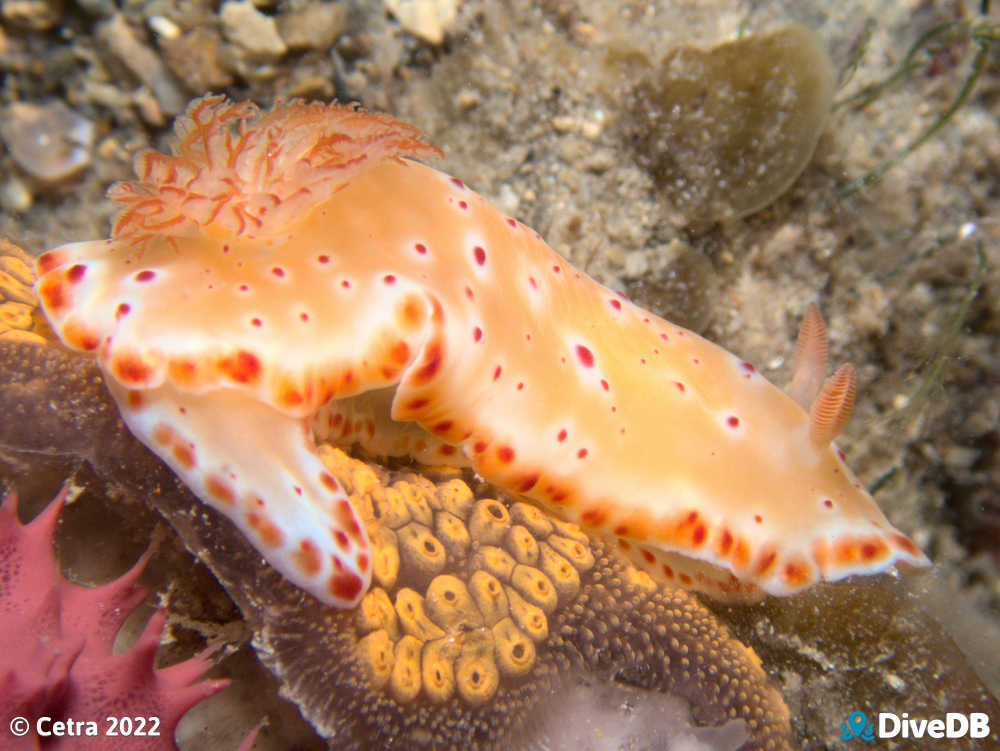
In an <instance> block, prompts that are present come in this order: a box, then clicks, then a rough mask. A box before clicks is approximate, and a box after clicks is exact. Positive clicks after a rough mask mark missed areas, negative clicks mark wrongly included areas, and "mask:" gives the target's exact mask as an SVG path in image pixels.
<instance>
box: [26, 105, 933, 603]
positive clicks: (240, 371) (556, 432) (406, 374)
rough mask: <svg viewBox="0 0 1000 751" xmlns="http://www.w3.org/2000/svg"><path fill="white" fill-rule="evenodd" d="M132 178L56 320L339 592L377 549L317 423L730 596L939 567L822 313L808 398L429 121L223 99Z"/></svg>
mask: <svg viewBox="0 0 1000 751" xmlns="http://www.w3.org/2000/svg"><path fill="white" fill-rule="evenodd" d="M175 133H176V139H177V143H176V147H175V153H174V154H173V155H170V156H168V155H163V154H159V153H156V152H151V151H150V152H144V153H142V154H140V155H139V156H138V157H137V158H136V164H135V167H136V173H137V175H138V177H139V179H138V181H136V182H128V183H122V184H119V185H117V186H115V187H113V188H112V189H111V191H110V194H109V195H110V196H111V198H112V199H114V200H115V201H116V202H117V203H118V204H119V205H120V207H121V209H122V211H121V214H120V216H119V218H118V220H117V222H116V223H115V226H114V228H113V231H112V236H111V238H110V239H108V240H105V241H95V242H83V243H73V244H69V245H64V246H62V247H59V248H56V249H54V250H50V251H48V252H47V253H44V254H43V255H41V256H40V257H39V258H38V261H37V270H38V274H39V279H38V282H37V284H36V290H37V293H38V296H39V299H40V301H41V305H42V307H43V310H44V312H45V314H46V316H47V318H48V320H49V322H50V323H51V325H52V327H53V329H54V330H55V332H56V333H57V334H58V335H59V337H60V338H61V339H62V341H63V342H65V343H66V344H67V345H69V346H70V347H73V348H76V349H79V350H84V351H91V352H93V353H94V354H95V355H96V357H97V361H98V363H99V365H100V367H101V369H102V371H103V373H104V376H105V379H106V382H107V385H108V388H109V389H110V391H111V393H112V395H113V396H114V398H115V400H116V401H117V403H118V405H119V408H120V410H121V413H122V416H123V418H124V420H125V422H126V424H127V425H128V426H129V428H130V429H131V430H132V432H133V433H134V434H135V435H136V436H137V437H138V438H139V439H140V440H141V441H142V442H143V443H145V444H146V445H147V446H149V447H150V448H151V449H152V450H153V451H154V452H155V453H157V454H158V455H159V456H160V457H161V458H163V459H164V461H166V462H167V464H168V465H169V466H170V467H171V468H173V470H174V471H176V472H177V474H178V475H179V476H180V477H181V478H182V479H183V480H184V481H185V483H186V484H187V485H188V486H189V487H190V488H191V489H192V490H193V491H194V493H195V494H196V495H197V496H199V497H200V498H201V499H202V500H203V501H205V502H206V503H208V504H210V505H212V506H213V507H215V508H216V509H218V510H220V511H221V512H222V513H224V514H226V515H227V516H229V517H230V518H231V519H232V520H233V521H234V522H235V524H236V525H237V526H238V527H239V528H240V529H241V530H242V531H243V532H244V533H245V534H246V535H247V537H248V538H249V539H250V540H251V541H252V543H253V544H254V546H255V547H256V548H257V549H258V550H259V551H260V552H261V554H262V555H263V556H264V557H265V558H266V559H267V560H268V561H269V562H270V563H271V564H273V565H274V567H275V568H277V569H278V570H279V571H281V572H282V573H283V574H284V575H285V576H287V577H288V578H289V579H290V580H292V581H293V582H295V583H296V584H298V585H299V586H301V587H302V588H304V589H306V590H307V591H309V592H311V593H312V594H313V595H315V596H316V597H317V598H319V599H320V600H322V601H323V602H326V603H329V604H334V605H338V606H342V607H349V606H353V605H355V604H357V603H358V602H359V601H360V600H361V598H362V597H363V596H364V594H365V592H366V591H367V589H368V586H369V584H370V581H371V576H372V565H373V561H372V545H371V542H370V541H369V538H368V535H367V533H366V531H365V528H364V524H363V521H362V519H361V518H360V516H359V512H358V510H357V509H355V508H354V507H353V506H352V504H351V502H350V500H349V499H348V497H347V496H346V495H345V493H344V490H343V488H341V487H340V485H339V483H338V482H337V480H336V479H335V478H334V477H333V476H332V475H331V474H330V473H329V472H328V471H327V470H326V469H325V468H324V466H323V464H322V462H321V461H320V458H319V456H318V455H317V452H316V448H315V442H316V440H317V439H319V440H323V441H329V442H333V443H336V444H340V445H349V444H353V443H360V444H361V445H362V446H363V447H364V448H365V449H367V450H368V451H370V452H373V453H375V454H379V455H389V456H407V457H411V458H413V459H416V460H419V461H421V462H423V463H425V464H440V463H442V462H448V463H450V464H453V465H460V466H471V467H472V468H473V469H474V470H475V471H476V472H477V473H479V474H480V475H481V476H482V477H484V478H486V479H487V480H489V481H490V482H492V483H494V484H495V485H497V486H498V487H501V488H503V489H505V490H508V491H510V492H511V493H513V494H515V495H517V496H518V497H521V498H526V499H529V500H531V501H533V502H535V503H538V504H540V505H542V506H543V507H545V508H546V509H548V510H549V511H551V512H552V513H554V514H555V515H557V516H559V517H561V518H563V519H565V520H568V521H572V522H577V523H579V524H581V525H582V526H583V527H585V528H587V529H588V530H590V531H591V532H592V533H593V534H596V535H603V536H606V537H608V538H610V539H612V540H613V541H614V546H615V547H616V548H617V549H618V550H620V551H621V552H622V553H624V554H625V555H626V556H628V557H629V558H630V560H632V561H633V562H635V563H636V564H638V565H639V566H641V567H642V568H644V569H645V570H647V571H648V572H649V573H650V574H653V575H654V576H656V577H657V578H659V579H664V578H665V579H669V580H672V581H678V582H680V583H683V584H686V585H689V586H691V587H694V588H698V589H702V590H705V591H708V592H710V593H713V594H716V595H720V596H748V595H755V594H758V593H760V592H761V591H763V592H767V593H771V594H776V595H787V594H791V593H794V592H796V591H799V590H801V589H802V588H804V587H806V586H808V585H810V584H812V583H814V582H816V581H819V580H821V579H827V580H834V579H840V578H843V577H846V576H849V575H851V574H860V573H874V572H878V571H882V570H884V569H886V568H888V567H890V566H892V565H894V564H896V563H897V562H899V561H903V562H907V563H910V564H914V565H926V564H927V559H926V558H925V557H924V556H923V554H922V553H921V552H920V551H919V550H918V549H917V547H916V546H915V545H914V544H913V543H912V542H911V541H910V540H909V539H908V538H907V537H905V536H904V535H903V534H902V533H901V532H899V531H898V530H896V529H895V528H894V527H893V526H892V525H891V524H890V523H889V522H888V520H887V519H886V518H885V516H884V515H883V514H882V512H881V511H880V510H879V508H878V506H877V505H876V504H875V502H874V501H873V499H872V498H871V497H870V496H869V495H868V493H867V492H865V490H864V489H863V488H862V487H861V485H860V483H859V482H858V480H857V479H856V478H855V476H854V475H853V474H852V473H851V471H850V470H849V469H848V467H847V466H846V464H845V462H844V460H843V456H842V455H841V454H840V453H839V452H838V451H837V449H836V448H835V446H834V445H833V439H834V437H835V436H836V435H837V434H838V433H839V432H840V431H841V430H842V428H843V427H844V424H845V422H846V420H847V417H848V415H849V413H850V410H851V406H852V404H853V398H854V390H855V376H854V372H853V370H851V369H850V367H849V366H845V367H843V368H841V369H840V370H838V371H837V373H836V374H835V375H834V376H832V377H831V378H830V379H829V380H828V381H826V382H825V383H824V382H823V376H824V375H825V373H824V372H823V371H824V369H825V366H826V348H825V333H824V330H823V324H822V319H820V317H819V315H818V312H816V311H811V312H810V313H809V314H808V315H807V318H806V322H805V324H804V325H803V330H802V335H801V336H800V346H799V358H798V366H797V369H796V375H795V379H794V383H793V394H794V397H795V398H792V397H791V396H788V395H786V394H785V393H783V392H782V391H780V390H779V389H777V388H776V387H774V386H772V385H771V384H770V383H769V382H768V381H767V380H766V379H765V378H764V377H763V376H762V375H761V374H760V373H759V372H758V371H757V370H756V369H755V368H754V367H753V366H752V365H750V364H749V363H747V362H745V361H743V360H742V359H740V358H738V357H736V356H734V355H732V354H730V353H728V352H726V351H725V350H723V349H721V348H720V347H718V346H716V345H714V344H712V343H710V342H708V341H706V340H704V339H702V338H701V337H700V336H698V335H696V334H694V333H692V332H691V331H687V330H685V329H683V328H681V327H679V326H676V325H673V324H671V323H669V322H667V321H665V320H662V319H660V318H658V317H657V316H655V315H653V314H652V313H649V312H647V311H644V310H642V309H640V308H638V307H636V306H634V305H632V304H631V303H629V302H628V301H627V300H626V299H624V298H623V297H622V296H620V295H618V294H616V293H614V292H611V291H609V290H607V289H606V288H604V287H602V286H601V285H599V284H597V283H596V282H594V281H593V280H591V279H590V278H588V277H587V276H586V275H584V274H583V273H582V272H580V271H578V270H576V269H574V268H573V267H572V266H570V265H569V264H568V263H567V262H566V261H565V260H564V259H563V258H562V257H561V256H559V255H558V254H557V253H555V251H553V250H552V249H550V248H549V247H548V246H547V245H546V244H545V243H544V242H543V240H542V238H541V237H540V236H539V235H538V234H537V233H536V232H534V231H532V230H531V229H529V228H528V227H526V226H524V225H523V224H521V223H520V222H518V221H517V220H516V219H514V218H512V217H509V216H505V215H504V214H503V213H501V212H500V211H498V210H497V209H495V208H494V207H492V206H491V205H490V204H488V203H487V202H486V201H485V199H483V198H482V197H481V196H479V195H477V194H476V193H475V192H473V191H472V190H470V189H469V188H468V187H467V186H466V185H465V184H464V183H463V182H462V181H461V180H459V179H457V178H454V177H450V176H449V175H446V174H444V173H442V172H439V171H437V170H435V169H433V168H431V167H428V166H425V165H423V164H421V163H419V162H417V161H414V159H415V158H424V159H426V158H430V157H435V156H438V155H439V154H440V152H439V151H438V150H437V149H435V148H433V147H431V146H428V145H426V144H424V143H423V142H422V141H421V140H420V136H419V133H418V132H417V131H416V130H415V129H414V128H413V127H411V126H408V125H406V124H403V123H400V122H398V121H396V120H393V119H391V118H389V117H387V116H384V115H376V114H370V113H367V112H364V111H359V110H355V109H353V108H350V107H342V106H338V105H336V104H332V105H323V104H318V103H311V104H306V103H296V102H293V103H287V104H282V105H277V106H276V107H275V108H274V109H272V110H271V111H268V112H260V111H259V110H258V109H257V108H256V107H255V106H254V105H252V104H250V103H243V104H232V103H230V102H228V101H227V100H225V99H224V98H222V97H206V98H203V99H201V100H198V101H196V102H194V103H193V104H192V105H191V107H190V108H189V109H188V111H187V113H186V114H185V115H184V116H183V117H181V118H179V120H178V122H177V124H176V126H175Z"/></svg>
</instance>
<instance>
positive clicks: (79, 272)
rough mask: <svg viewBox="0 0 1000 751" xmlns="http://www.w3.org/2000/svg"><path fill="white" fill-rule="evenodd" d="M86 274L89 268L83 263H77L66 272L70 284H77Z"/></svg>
mask: <svg viewBox="0 0 1000 751" xmlns="http://www.w3.org/2000/svg"><path fill="white" fill-rule="evenodd" d="M86 273H87V267H86V266H84V265H83V264H82V263H76V264H73V265H72V266H70V267H69V271H67V272H66V278H67V279H68V280H69V281H70V283H72V284H76V283H77V282H79V281H80V280H81V279H83V275H84V274H86Z"/></svg>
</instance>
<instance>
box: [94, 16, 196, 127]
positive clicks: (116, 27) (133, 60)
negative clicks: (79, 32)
mask: <svg viewBox="0 0 1000 751" xmlns="http://www.w3.org/2000/svg"><path fill="white" fill-rule="evenodd" d="M97 36H98V38H99V39H100V40H101V41H102V42H103V43H104V44H105V45H106V46H107V47H108V49H109V50H111V53H112V54H113V55H114V56H115V57H117V58H118V59H119V60H121V61H122V62H123V63H124V64H125V65H126V66H127V67H128V69H129V70H130V71H132V73H134V74H135V76H136V78H138V79H139V80H140V81H142V82H143V83H144V84H146V86H148V87H149V88H150V89H151V90H152V91H153V95H154V96H155V97H156V101H157V103H158V104H159V108H160V109H161V110H162V111H163V112H164V113H166V114H167V115H176V114H178V113H180V112H182V111H183V110H184V108H185V107H186V106H187V102H188V99H189V97H188V95H187V94H186V93H185V92H184V90H183V89H182V88H181V86H180V84H179V83H178V82H177V81H176V80H175V79H174V77H173V75H172V74H171V72H170V69H169V68H168V67H167V66H166V64H165V63H164V62H163V60H161V59H160V56H159V55H158V54H157V53H156V51H155V50H153V49H152V48H151V47H150V46H149V45H148V44H146V42H145V41H143V40H142V39H140V38H139V36H138V35H137V34H136V33H135V32H134V31H133V30H132V27H131V26H129V23H128V21H127V20H126V19H125V16H124V15H122V14H121V13H119V14H117V15H116V16H114V18H112V19H111V20H110V21H105V22H104V23H102V24H100V25H99V26H98V30H97Z"/></svg>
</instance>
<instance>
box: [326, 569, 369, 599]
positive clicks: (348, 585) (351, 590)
mask: <svg viewBox="0 0 1000 751" xmlns="http://www.w3.org/2000/svg"><path fill="white" fill-rule="evenodd" d="M362 586H364V584H363V582H362V581H361V577H360V576H357V575H355V574H351V573H348V572H342V573H339V574H334V575H333V576H331V577H330V584H329V589H330V594H331V595H333V596H334V597H336V598H338V599H341V600H348V601H350V600H353V599H354V598H355V597H357V596H358V595H359V594H360V593H361V588H362Z"/></svg>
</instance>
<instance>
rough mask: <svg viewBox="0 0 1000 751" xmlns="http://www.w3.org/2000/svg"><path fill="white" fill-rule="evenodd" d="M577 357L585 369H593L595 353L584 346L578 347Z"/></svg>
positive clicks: (579, 345)
mask: <svg viewBox="0 0 1000 751" xmlns="http://www.w3.org/2000/svg"><path fill="white" fill-rule="evenodd" d="M576 356H577V359H578V360H579V361H580V364H581V365H583V366H584V367H585V368H590V367H593V365H594V353H593V352H591V351H590V350H589V349H587V348H586V347H584V346H583V345H582V344H578V345H576Z"/></svg>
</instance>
